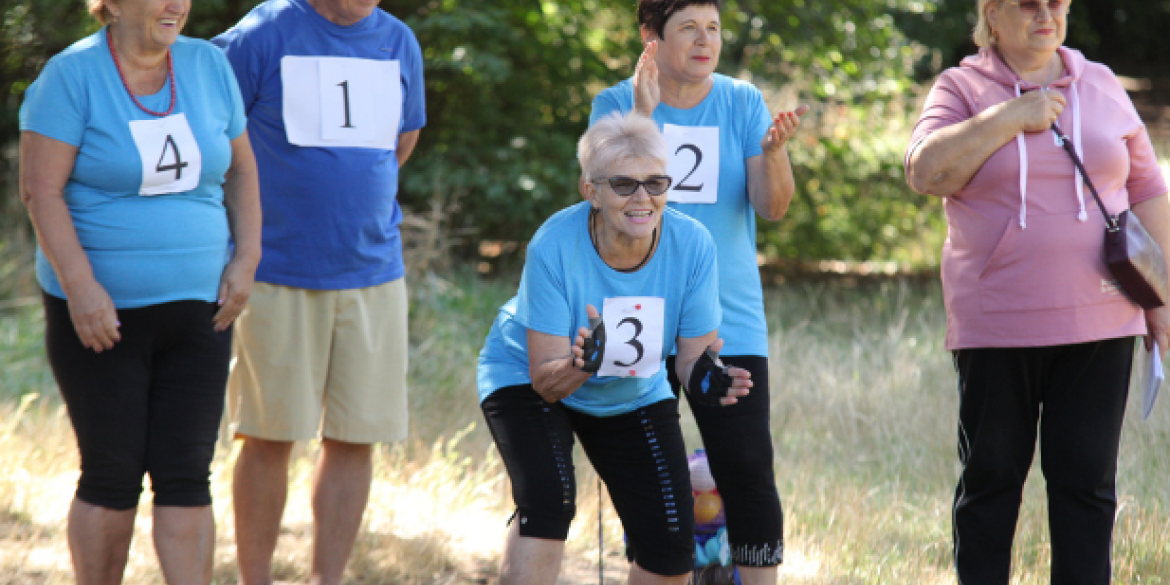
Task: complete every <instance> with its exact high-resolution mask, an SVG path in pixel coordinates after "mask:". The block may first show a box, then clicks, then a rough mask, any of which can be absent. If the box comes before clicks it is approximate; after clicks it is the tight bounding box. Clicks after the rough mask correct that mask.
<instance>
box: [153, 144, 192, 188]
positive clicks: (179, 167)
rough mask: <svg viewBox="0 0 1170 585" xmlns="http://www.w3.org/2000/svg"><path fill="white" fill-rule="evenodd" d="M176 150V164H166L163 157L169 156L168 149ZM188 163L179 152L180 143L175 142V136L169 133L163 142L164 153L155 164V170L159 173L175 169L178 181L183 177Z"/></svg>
mask: <svg viewBox="0 0 1170 585" xmlns="http://www.w3.org/2000/svg"><path fill="white" fill-rule="evenodd" d="M168 149H170V150H173V151H175V162H174V164H169V165H164V164H163V159H165V158H166V157H167V150H168ZM186 166H187V163H186V162H184V161H183V156H182V155H181V154H180V153H179V145H178V144H175V138H174V137H173V136H171V135H170V134H167V141H166V142H165V143H164V144H163V150H162V154H160V155H159V157H158V164H156V165H154V170H155V172H157V173H164V172H166V171H175V180H176V181H178V180H180V179H182V178H183V169H184V168H185V167H186Z"/></svg>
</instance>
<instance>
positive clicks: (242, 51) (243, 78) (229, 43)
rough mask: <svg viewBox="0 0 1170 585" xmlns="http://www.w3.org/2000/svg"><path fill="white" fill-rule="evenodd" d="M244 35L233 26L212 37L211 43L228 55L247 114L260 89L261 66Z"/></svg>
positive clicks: (249, 112)
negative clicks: (256, 61)
mask: <svg viewBox="0 0 1170 585" xmlns="http://www.w3.org/2000/svg"><path fill="white" fill-rule="evenodd" d="M244 36H245V35H242V34H240V29H239V28H231V29H228V30H227V31H226V32H224V33H223V34H221V35H219V36H217V37H215V38H214V39H211V44H213V45H215V46H217V47H219V48H220V49H222V50H223V54H224V56H226V57H227V61H228V63H229V64H230V65H231V69H232V72H233V73H234V74H235V78H236V87H237V88H238V89H239V92H240V100H241V103H242V104H243V108H244V114H245V116H246V115H249V114H251V113H252V106H253V105H255V103H256V95H257V93H259V91H260V83H259V81H258V78H257V72H258V71H259V70H260V67H259V64H258V63H255V58H254V57H253V56H252V52H251V51H249V50H248V49H247V48H246V47H245V46H244V44H243V39H244Z"/></svg>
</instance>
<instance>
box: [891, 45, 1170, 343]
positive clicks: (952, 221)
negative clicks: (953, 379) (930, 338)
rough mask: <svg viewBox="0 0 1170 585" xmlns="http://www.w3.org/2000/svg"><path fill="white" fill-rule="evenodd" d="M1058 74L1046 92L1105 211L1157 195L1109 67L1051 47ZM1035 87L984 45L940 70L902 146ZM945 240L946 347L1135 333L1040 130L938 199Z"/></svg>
mask: <svg viewBox="0 0 1170 585" xmlns="http://www.w3.org/2000/svg"><path fill="white" fill-rule="evenodd" d="M1059 52H1060V56H1061V57H1062V58H1063V60H1064V64H1065V70H1064V72H1063V73H1062V75H1061V77H1060V78H1059V79H1057V80H1056V81H1054V82H1053V83H1052V85H1051V86H1050V87H1049V89H1052V90H1057V91H1060V93H1061V94H1063V95H1064V98H1065V101H1066V103H1067V106H1066V107H1065V109H1064V112H1063V113H1062V114H1061V116H1060V120H1059V122H1058V124H1059V125H1060V127H1061V129H1062V130H1063V131H1064V133H1065V134H1066V135H1068V136H1069V138H1070V139H1071V140H1072V143H1073V146H1074V147H1075V148H1076V151H1077V153H1078V155H1079V156H1080V157H1081V160H1082V161H1084V163H1085V167H1086V168H1087V169H1088V171H1089V176H1090V177H1091V178H1092V181H1093V184H1094V185H1095V186H1096V187H1097V191H1098V192H1099V193H1100V194H1101V198H1102V200H1103V201H1104V202H1105V207H1106V209H1108V210H1109V212H1110V213H1111V214H1116V213H1118V212H1120V211H1122V210H1123V209H1126V208H1127V207H1131V206H1133V205H1135V204H1137V203H1140V202H1142V201H1145V200H1147V199H1151V198H1154V197H1159V196H1165V195H1166V192H1167V189H1166V183H1165V180H1164V179H1163V177H1162V172H1161V169H1159V168H1158V163H1157V159H1156V158H1155V156H1154V149H1153V147H1152V145H1151V144H1150V138H1149V135H1148V134H1147V133H1146V128H1145V125H1144V124H1143V123H1142V121H1141V119H1140V118H1139V117H1138V114H1137V111H1136V110H1135V109H1134V107H1133V103H1132V102H1131V101H1130V99H1129V96H1128V95H1126V93H1125V90H1124V89H1123V88H1122V87H1121V84H1120V83H1118V81H1117V78H1116V77H1114V75H1113V72H1112V71H1110V70H1109V68H1108V67H1105V66H1104V65H1101V64H1098V63H1091V62H1089V61H1087V60H1085V58H1084V56H1083V55H1081V53H1080V52H1079V51H1076V50H1073V49H1068V48H1065V47H1061V48H1060V49H1059ZM1034 89H1039V86H1037V85H1035V84H1032V83H1028V82H1026V81H1023V80H1021V79H1020V78H1019V77H1018V76H1017V75H1016V74H1015V72H1013V71H1012V70H1011V69H1010V68H1009V67H1008V66H1007V65H1006V64H1004V62H1003V60H1002V59H1001V58H1000V57H999V55H998V54H997V53H996V52H995V51H992V50H990V49H986V48H985V49H982V50H980V51H979V54H977V55H972V56H970V57H967V58H966V59H964V60H963V62H962V64H961V65H960V66H959V67H955V68H951V69H948V70H947V71H945V72H943V74H942V75H941V76H940V77H939V79H938V81H937V82H935V84H934V87H933V88H932V89H931V91H930V94H929V95H928V96H927V99H926V104H925V106H924V107H923V111H922V117H921V118H919V120H918V124H917V125H916V126H915V127H914V133H913V135H912V137H911V140H910V148H909V150H908V151H907V158H909V153H912V152H913V151H914V149H915V148H917V147H918V146H919V145H920V144H921V143H922V141H923V140H924V139H926V137H928V136H930V134H931V133H932V132H934V131H935V130H938V129H940V128H945V127H947V126H950V125H952V124H956V123H959V122H962V121H964V120H967V119H968V118H971V117H972V116H974V115H976V114H978V113H980V112H982V111H984V110H986V109H987V108H989V107H991V106H994V105H996V104H999V103H1002V102H1005V101H1007V100H1010V99H1013V98H1015V97H1017V96H1018V95H1020V94H1021V93H1022V92H1025V91H1029V90H1034ZM943 207H944V209H945V210H946V216H947V226H948V230H949V232H948V235H947V240H946V243H945V244H944V245H943V258H942V282H943V296H944V300H945V304H946V311H947V339H946V345H947V349H951V350H954V349H964V348H976V347H1035V346H1050V345H1064V344H1072V343H1081V342H1086V341H1095V340H1101V339H1111V338H1117V337H1126V336H1133V335H1142V334H1145V332H1146V324H1145V316H1144V313H1143V312H1142V310H1141V309H1140V308H1139V307H1138V306H1137V305H1136V304H1134V303H1133V302H1131V301H1130V300H1129V299H1128V298H1127V297H1126V296H1125V295H1124V293H1122V292H1121V291H1120V290H1119V289H1118V287H1117V284H1116V282H1115V281H1114V280H1113V278H1112V277H1111V276H1110V274H1109V270H1108V269H1107V268H1106V267H1105V261H1104V254H1103V246H1104V238H1105V236H1104V232H1105V220H1104V218H1103V217H1102V216H1101V211H1100V209H1098V208H1097V204H1096V202H1094V201H1093V195H1092V193H1091V192H1090V191H1089V189H1088V187H1087V186H1086V185H1084V183H1083V180H1082V179H1081V177H1080V173H1078V172H1077V171H1076V168H1075V167H1074V166H1073V162H1072V160H1071V159H1070V158H1069V156H1068V153H1067V152H1065V150H1064V149H1063V148H1061V146H1060V144H1059V143H1058V141H1057V139H1056V138H1055V136H1054V134H1053V133H1052V132H1051V131H1044V132H1038V133H1034V134H1020V135H1019V136H1017V137H1016V139H1015V140H1012V141H1009V142H1008V143H1007V144H1005V145H1003V146H1002V147H1001V148H1000V149H999V150H998V151H996V152H995V154H993V155H991V157H990V158H988V159H987V161H986V162H984V163H983V166H982V167H981V168H980V169H979V171H978V172H976V173H975V175H974V176H973V177H971V181H970V182H969V183H967V186H966V187H964V188H963V189H962V190H960V191H959V192H957V193H954V194H953V195H950V196H948V197H945V198H944V199H943Z"/></svg>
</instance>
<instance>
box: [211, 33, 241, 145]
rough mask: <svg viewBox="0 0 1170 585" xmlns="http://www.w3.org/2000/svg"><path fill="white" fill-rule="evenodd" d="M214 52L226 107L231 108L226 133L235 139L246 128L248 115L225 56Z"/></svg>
mask: <svg viewBox="0 0 1170 585" xmlns="http://www.w3.org/2000/svg"><path fill="white" fill-rule="evenodd" d="M215 53H216V55H215V64H216V66H217V67H218V68H219V74H220V76H221V79H222V80H223V84H224V88H225V90H226V92H227V96H226V97H227V102H228V107H229V108H231V118H230V119H229V120H228V127H227V135H228V138H230V139H232V140H235V139H236V138H239V137H240V135H241V134H243V133H244V131H245V130H247V129H248V117H247V114H245V113H244V98H243V96H242V95H240V85H239V83H238V82H237V81H236V75H235V73H233V70H232V66H231V64H230V63H229V62H228V59H227V56H226V55H224V54H223V53H222V52H220V51H215Z"/></svg>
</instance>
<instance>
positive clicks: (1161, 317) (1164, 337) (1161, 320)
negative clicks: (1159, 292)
mask: <svg viewBox="0 0 1170 585" xmlns="http://www.w3.org/2000/svg"><path fill="white" fill-rule="evenodd" d="M1146 329H1147V330H1148V331H1149V333H1147V334H1146V349H1147V350H1153V349H1154V342H1155V341H1157V342H1158V349H1159V350H1161V355H1159V356H1158V358H1159V359H1165V358H1166V350H1168V349H1170V307H1158V308H1157V309H1147V310H1146Z"/></svg>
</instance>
